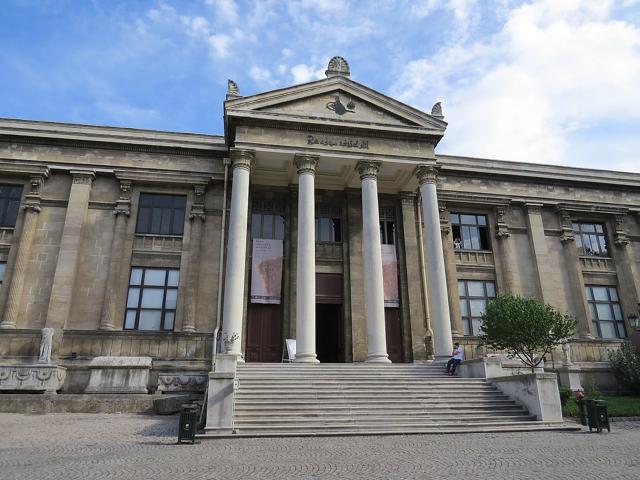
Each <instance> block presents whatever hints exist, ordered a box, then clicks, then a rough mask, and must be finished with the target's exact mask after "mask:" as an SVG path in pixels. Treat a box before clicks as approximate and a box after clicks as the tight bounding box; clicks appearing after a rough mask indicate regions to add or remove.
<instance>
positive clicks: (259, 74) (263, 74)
mask: <svg viewBox="0 0 640 480" xmlns="http://www.w3.org/2000/svg"><path fill="white" fill-rule="evenodd" d="M249 77H251V79H252V80H253V81H254V82H257V83H259V84H263V85H265V84H266V85H272V84H273V78H272V76H271V72H270V71H269V70H267V69H266V68H261V67H258V66H255V65H254V66H253V67H251V69H250V70H249Z"/></svg>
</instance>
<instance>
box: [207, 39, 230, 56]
mask: <svg viewBox="0 0 640 480" xmlns="http://www.w3.org/2000/svg"><path fill="white" fill-rule="evenodd" d="M208 40H209V45H210V46H211V48H212V49H213V53H214V55H215V56H216V57H218V58H226V57H228V56H229V55H230V54H231V40H232V39H231V37H230V36H229V35H227V34H225V33H218V34H216V35H211V36H210V37H209V39H208Z"/></svg>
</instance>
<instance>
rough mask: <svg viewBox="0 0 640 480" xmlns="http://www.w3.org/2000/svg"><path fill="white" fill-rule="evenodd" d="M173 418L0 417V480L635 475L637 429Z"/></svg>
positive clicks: (639, 471)
mask: <svg viewBox="0 0 640 480" xmlns="http://www.w3.org/2000/svg"><path fill="white" fill-rule="evenodd" d="M177 422H178V418H177V416H171V417H158V416H151V415H132V414H49V415H19V414H6V413H0V432H2V435H1V436H0V479H12V480H13V479H16V480H18V479H20V480H22V479H37V480H57V479H65V480H73V479H82V480H90V479H136V480H141V479H147V478H148V479H154V480H164V479H170V480H178V479H216V480H223V479H251V478H257V479H272V478H274V479H280V478H282V479H292V478H293V479H321V478H322V479H324V478H339V479H352V478H362V479H367V480H369V479H385V480H386V479H423V478H424V479H439V478H445V477H455V478H462V479H485V478H486V479H509V480H512V479H529V478H531V479H536V480H543V479H544V480H546V479H555V478H558V479H566V478H575V477H578V478H580V479H581V480H582V479H602V478H616V480H620V479H634V480H637V479H638V478H640V459H639V458H638V446H640V422H626V423H625V422H622V423H616V424H614V430H613V432H611V433H603V434H600V435H599V434H596V433H593V434H589V433H586V432H563V433H560V432H553V433H544V432H538V433H503V434H495V433H492V434H466V435H465V434H455V435H410V436H388V437H341V438H286V439H283V438H279V439H278V438H276V439H273V438H272V439H242V438H238V439H229V440H204V441H202V443H200V444H196V445H176V444H175V440H176V436H175V432H176V428H177Z"/></svg>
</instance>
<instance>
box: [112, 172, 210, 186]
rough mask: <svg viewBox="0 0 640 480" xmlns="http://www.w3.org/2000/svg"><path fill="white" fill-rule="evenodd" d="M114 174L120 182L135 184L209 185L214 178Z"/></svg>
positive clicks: (144, 173) (128, 173)
mask: <svg viewBox="0 0 640 480" xmlns="http://www.w3.org/2000/svg"><path fill="white" fill-rule="evenodd" d="M114 174H115V177H116V178H117V179H118V180H120V181H123V180H124V181H130V182H133V183H134V184H150V183H164V184H167V183H170V184H176V185H207V184H208V183H209V182H210V181H211V179H212V178H213V175H211V174H202V173H191V172H162V171H154V170H140V171H138V170H114Z"/></svg>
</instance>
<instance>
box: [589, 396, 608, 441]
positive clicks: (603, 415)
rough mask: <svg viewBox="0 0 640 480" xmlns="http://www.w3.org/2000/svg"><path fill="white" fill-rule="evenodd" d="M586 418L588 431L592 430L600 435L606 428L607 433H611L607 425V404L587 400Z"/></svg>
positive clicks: (600, 401)
mask: <svg viewBox="0 0 640 480" xmlns="http://www.w3.org/2000/svg"><path fill="white" fill-rule="evenodd" d="M587 417H588V420H589V431H590V432H591V431H592V430H593V429H594V428H595V429H596V431H597V432H598V433H602V429H604V428H606V429H607V431H609V432H610V431H611V425H609V412H608V411H607V404H606V403H605V402H604V401H602V400H591V399H589V400H587Z"/></svg>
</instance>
